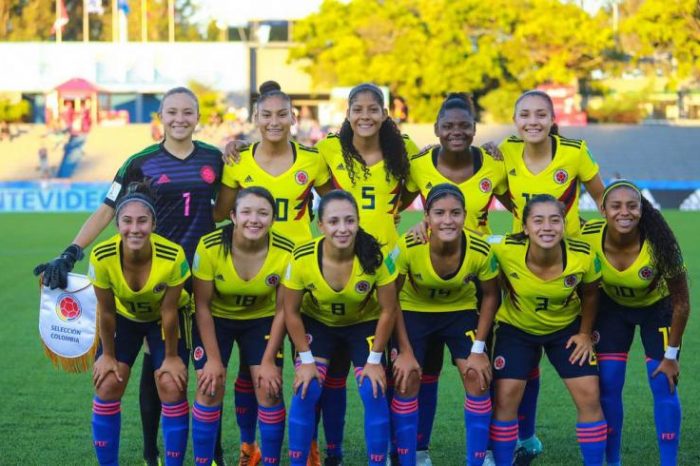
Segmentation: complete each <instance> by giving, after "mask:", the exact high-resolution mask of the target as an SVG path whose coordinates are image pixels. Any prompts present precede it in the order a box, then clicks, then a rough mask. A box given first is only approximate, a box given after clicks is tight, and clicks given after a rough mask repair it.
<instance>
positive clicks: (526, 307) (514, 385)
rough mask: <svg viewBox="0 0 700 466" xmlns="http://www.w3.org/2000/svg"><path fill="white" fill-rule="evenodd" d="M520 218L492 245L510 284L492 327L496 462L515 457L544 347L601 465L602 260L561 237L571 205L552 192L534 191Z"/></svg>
mask: <svg viewBox="0 0 700 466" xmlns="http://www.w3.org/2000/svg"><path fill="white" fill-rule="evenodd" d="M522 217H523V232H522V233H518V234H514V235H507V236H506V237H505V239H502V240H501V242H500V243H497V244H494V245H493V252H494V254H495V255H496V258H497V259H498V262H499V264H500V266H501V277H502V280H503V285H504V287H505V295H504V299H503V302H502V303H501V306H500V308H499V309H498V312H497V314H496V322H497V325H496V329H495V331H494V339H495V344H494V349H493V356H494V359H493V367H494V378H495V380H496V384H495V406H494V412H493V421H492V423H491V444H492V448H493V454H494V459H495V461H496V465H497V466H506V465H508V466H509V465H510V464H511V463H512V461H513V454H514V451H515V447H516V441H517V438H518V406H519V404H520V401H521V399H522V396H523V393H524V391H525V384H526V380H527V378H528V374H529V373H530V372H531V371H532V370H533V369H534V368H536V367H537V365H538V363H539V360H540V357H541V353H542V350H544V352H545V353H547V357H548V358H549V360H550V362H551V363H552V365H553V366H554V368H555V369H556V371H557V372H558V374H559V376H560V377H561V378H562V379H563V380H564V384H565V385H566V387H567V388H568V389H569V392H570V393H571V396H572V398H573V400H574V403H575V404H576V409H577V411H578V419H577V420H578V422H577V424H576V435H577V437H578V441H579V445H580V447H581V453H582V454H583V462H584V464H586V465H600V464H602V463H603V457H604V454H605V439H606V431H607V424H606V422H605V419H604V418H603V411H602V409H601V407H600V396H599V389H598V370H597V365H596V359H595V353H594V352H593V342H592V339H591V333H592V331H593V324H594V320H595V316H596V311H597V303H598V283H599V279H600V263H599V261H598V259H597V258H596V256H595V253H594V252H592V251H591V248H590V246H588V245H587V244H586V243H584V242H582V241H579V240H574V239H571V238H564V231H565V218H566V209H565V207H564V206H563V205H562V204H561V203H560V202H559V201H558V200H557V199H555V198H554V197H552V196H550V195H547V194H539V195H536V196H533V197H532V198H531V199H530V200H529V201H528V203H527V204H526V205H525V208H524V209H523V214H522ZM579 296H580V297H579ZM579 316H580V317H579Z"/></svg>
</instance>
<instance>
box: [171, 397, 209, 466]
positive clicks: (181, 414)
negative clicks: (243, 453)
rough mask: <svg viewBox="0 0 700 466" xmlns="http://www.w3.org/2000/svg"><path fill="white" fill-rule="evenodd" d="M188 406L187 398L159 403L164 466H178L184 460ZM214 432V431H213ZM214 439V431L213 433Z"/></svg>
mask: <svg viewBox="0 0 700 466" xmlns="http://www.w3.org/2000/svg"><path fill="white" fill-rule="evenodd" d="M189 414H190V406H189V405H188V404H187V400H182V401H178V402H177V403H161V411H160V416H161V419H160V423H161V426H163V444H164V446H165V464H166V466H180V465H181V464H183V462H184V461H185V452H186V451H187V437H188V435H189V429H190V416H189ZM215 432H216V431H215ZM214 438H215V439H216V433H215V434H214Z"/></svg>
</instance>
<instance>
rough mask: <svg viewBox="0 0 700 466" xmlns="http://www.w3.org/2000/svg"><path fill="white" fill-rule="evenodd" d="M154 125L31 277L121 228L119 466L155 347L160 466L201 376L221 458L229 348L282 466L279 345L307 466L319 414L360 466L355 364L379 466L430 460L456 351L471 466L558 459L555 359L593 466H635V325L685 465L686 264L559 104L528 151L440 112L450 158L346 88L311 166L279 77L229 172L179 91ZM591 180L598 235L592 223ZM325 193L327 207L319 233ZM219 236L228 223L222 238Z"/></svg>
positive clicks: (100, 257)
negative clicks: (552, 455)
mask: <svg viewBox="0 0 700 466" xmlns="http://www.w3.org/2000/svg"><path fill="white" fill-rule="evenodd" d="M159 113H160V116H161V121H162V122H163V126H164V132H165V137H164V140H163V142H162V143H160V144H156V145H153V146H151V147H148V148H146V149H145V150H144V151H142V152H140V153H138V154H136V155H134V156H132V157H131V158H129V159H128V160H127V161H126V162H125V163H124V165H123V166H122V168H121V169H120V170H119V171H118V173H117V175H116V177H115V179H114V182H113V184H112V187H111V189H110V191H109V192H108V194H107V196H106V198H105V201H104V204H103V205H101V206H100V208H99V209H98V210H97V211H96V212H95V213H94V214H93V215H92V216H91V217H90V218H89V219H88V220H87V221H86V222H85V224H84V225H83V227H82V228H81V230H80V232H79V233H78V234H77V236H76V237H75V239H74V240H73V242H72V244H71V245H70V246H69V247H68V248H66V250H65V251H64V252H63V253H62V254H61V255H60V256H59V257H58V258H56V259H54V260H52V261H50V262H48V263H46V264H42V265H40V266H38V267H37V268H36V269H35V273H37V274H39V273H43V280H44V283H45V284H46V285H48V286H51V287H54V288H55V287H61V288H65V286H66V275H67V272H68V271H70V270H71V269H72V268H73V266H74V264H75V262H77V261H78V260H80V259H81V258H82V256H83V249H85V248H87V247H88V246H89V245H90V244H92V243H93V242H94V240H95V239H96V238H97V236H98V235H99V234H100V233H101V232H102V231H103V230H104V229H105V228H106V227H107V225H108V224H109V223H110V222H112V221H113V220H114V221H115V222H116V226H117V229H118V234H116V235H115V236H113V237H112V238H110V239H109V240H107V241H104V242H101V243H99V244H97V245H96V246H95V247H93V249H92V252H91V254H90V267H89V277H90V280H91V281H92V283H93V286H94V288H95V293H96V295H97V300H98V311H99V327H100V328H99V330H100V346H99V349H98V353H97V356H96V360H95V365H94V370H93V373H94V377H93V378H94V384H95V398H94V401H93V421H92V426H93V440H94V446H95V451H96V455H97V459H98V461H99V463H100V464H101V465H116V464H118V452H119V432H120V422H121V421H120V411H121V410H120V404H121V398H122V396H123V393H124V390H125V387H126V384H127V382H128V379H129V375H130V369H131V367H132V365H133V363H134V361H135V359H136V357H137V356H138V353H139V352H140V349H141V347H142V346H143V343H144V341H145V343H146V348H147V353H146V354H145V355H144V364H143V371H142V374H141V387H140V397H141V399H140V401H141V416H142V422H143V431H144V459H145V461H146V464H159V462H160V461H161V459H160V454H159V451H158V448H157V442H156V439H157V433H158V425H159V419H160V423H161V424H162V430H163V438H164V448H165V451H164V454H163V460H164V463H165V464H167V465H171V464H172V465H179V464H184V463H185V451H186V448H187V442H188V436H189V430H190V421H189V412H190V406H189V404H188V401H187V398H186V394H187V383H188V382H187V366H188V363H189V360H190V359H192V361H193V363H194V367H195V370H196V374H197V380H196V382H197V389H196V398H195V400H194V403H193V405H192V408H191V411H192V426H191V431H192V443H193V451H194V463H195V464H218V465H222V464H225V460H224V458H223V451H222V449H221V428H220V426H221V422H220V420H221V413H222V403H223V399H224V395H225V388H226V381H227V371H228V362H229V360H230V357H231V354H232V351H233V346H234V343H235V344H237V346H238V351H239V361H240V367H239V368H238V374H237V378H236V382H235V387H234V388H235V390H234V393H235V399H234V403H235V405H236V409H235V412H236V419H237V423H238V425H239V428H240V432H241V439H240V444H241V450H240V456H239V464H240V465H254V464H280V463H281V447H282V442H283V438H284V431H285V424H286V422H287V415H286V410H285V405H284V400H283V397H282V392H283V391H282V387H283V380H282V370H281V367H282V363H283V360H284V355H283V351H282V350H283V341H284V337H285V335H288V336H289V338H290V340H291V341H292V344H293V348H294V355H293V358H294V363H295V368H296V370H295V379H294V381H293V387H294V390H293V396H292V400H291V405H290V412H289V416H288V417H289V426H288V427H287V429H288V433H289V437H288V444H289V462H290V463H291V464H292V465H307V464H308V465H314V466H315V465H320V464H321V457H320V453H319V449H318V443H317V440H316V439H317V435H318V425H319V423H320V422H321V419H322V421H323V428H324V431H325V438H326V443H327V445H326V446H327V448H326V456H325V459H324V464H325V465H339V464H342V462H343V428H344V419H345V415H346V412H345V411H346V387H345V384H346V380H347V375H348V372H349V368H350V363H352V365H353V366H354V374H355V379H356V381H357V384H358V389H359V393H360V397H361V399H362V402H363V405H364V408H365V416H364V431H365V439H366V448H367V462H368V464H371V465H384V464H387V463H389V462H390V463H391V464H393V465H399V464H400V465H402V466H406V465H409V466H410V465H416V464H418V465H430V464H432V463H431V460H430V456H429V453H428V447H429V444H430V433H431V430H432V425H433V420H434V417H435V407H436V403H437V382H438V379H439V374H440V371H441V368H442V365H443V360H442V359H443V354H444V346H445V345H447V347H448V349H449V351H450V354H451V357H452V362H453V364H454V366H455V367H456V368H457V369H458V370H459V372H460V375H461V379H462V382H463V388H464V390H465V401H464V419H465V426H466V438H465V441H466V448H467V456H466V464H468V465H481V464H485V462H487V464H488V463H490V464H496V465H499V466H500V465H510V464H512V463H513V462H514V461H515V463H516V464H529V462H530V461H532V459H533V458H534V457H536V456H537V455H539V454H540V453H541V452H542V444H541V442H540V441H539V439H538V438H537V436H536V435H535V411H536V406H537V398H538V392H539V383H540V380H539V363H540V359H541V356H542V353H543V352H544V353H546V354H547V357H548V358H549V360H550V362H551V363H552V365H553V366H554V368H555V370H556V371H557V373H558V374H559V376H560V377H561V378H562V379H563V381H564V384H565V386H566V387H567V389H568V390H569V392H570V393H571V396H572V399H573V401H574V404H575V405H576V409H577V423H576V434H577V439H578V442H579V446H580V451H581V455H582V459H583V463H584V464H587V465H602V464H604V463H607V464H608V465H619V464H620V461H621V458H620V450H621V431H622V421H623V407H622V386H623V384H624V380H625V367H626V363H627V354H628V351H629V349H630V346H631V343H632V340H633V336H634V332H635V328H636V327H637V326H639V327H640V333H641V336H642V343H643V345H644V350H645V354H646V358H647V363H646V364H647V369H648V374H649V384H650V387H651V390H652V393H653V398H654V418H655V423H656V430H657V436H658V444H659V452H660V460H659V462H660V464H663V465H673V464H676V458H677V452H678V444H679V435H680V419H681V414H680V403H679V399H678V393H677V390H676V385H677V383H678V377H679V364H678V357H679V348H680V343H681V337H682V335H683V331H684V329H685V325H686V322H687V319H688V314H689V297H688V285H687V277H686V269H685V265H684V263H683V258H682V255H681V251H680V248H679V246H678V243H677V241H676V239H675V237H674V235H673V232H672V231H671V229H670V228H669V227H668V225H667V223H666V222H665V220H664V219H663V217H662V215H661V213H660V212H659V211H658V210H656V209H655V208H654V207H653V206H652V205H651V204H650V203H649V202H648V201H647V200H646V199H645V198H644V197H643V196H642V194H641V191H640V190H639V188H638V187H637V186H636V185H635V184H634V183H632V182H630V181H626V180H619V181H616V182H613V183H611V184H610V185H608V186H607V187H605V186H604V185H603V183H602V181H601V179H600V176H599V174H598V166H597V164H596V162H595V161H594V159H593V158H592V157H591V155H590V153H589V151H588V149H587V147H586V144H585V142H584V141H582V140H577V139H569V138H565V137H563V136H560V135H559V134H558V131H557V127H556V124H555V123H554V109H553V105H552V101H551V100H550V98H549V97H548V96H547V95H546V94H545V93H543V92H540V91H529V92H526V93H524V94H523V95H522V96H521V97H520V98H519V99H518V100H517V102H516V103H515V108H514V114H513V120H514V123H515V127H516V129H517V132H518V135H517V136H512V137H510V138H508V139H506V140H505V141H503V142H502V143H501V144H500V146H499V147H495V146H494V145H493V144H487V145H486V149H487V150H484V149H482V148H478V147H473V146H472V145H471V143H472V140H473V138H474V134H475V131H476V124H475V114H474V109H473V107H472V105H471V102H470V101H469V99H468V98H467V97H466V96H464V95H462V94H450V95H448V96H447V97H446V99H445V100H444V102H443V103H442V105H441V107H440V109H439V111H438V114H437V118H436V122H435V134H436V136H437V137H438V138H439V140H440V144H439V145H438V146H435V147H430V148H428V149H426V150H424V151H422V152H421V151H420V150H419V149H418V148H417V147H416V145H415V144H414V143H413V142H412V141H411V140H410V139H409V138H407V137H406V136H404V135H402V134H401V133H400V131H399V129H398V128H397V126H396V125H395V124H394V123H393V121H392V120H391V119H390V118H389V117H388V114H387V110H386V108H385V102H384V95H383V93H382V91H381V90H380V89H379V88H377V87H376V86H374V85H372V84H361V85H359V86H356V87H355V88H353V89H352V91H351V92H350V95H349V99H348V109H347V118H346V120H345V122H344V123H343V125H342V127H341V129H340V131H339V132H338V133H337V134H331V135H329V136H328V137H327V138H326V139H324V140H322V141H320V142H319V143H318V144H317V145H316V147H314V148H310V147H305V146H303V145H300V144H298V143H296V142H293V141H291V140H290V129H291V127H292V125H293V124H294V123H295V117H294V113H293V108H292V102H291V99H290V98H289V96H288V95H286V94H285V93H284V92H282V90H281V88H280V86H279V85H278V84H277V83H274V82H267V83H265V84H263V85H262V86H261V89H260V98H259V99H258V100H257V102H256V107H255V113H254V120H255V123H256V126H257V128H258V130H259V133H260V136H261V140H260V141H259V142H256V143H254V144H251V145H249V146H247V147H244V148H240V147H237V146H233V145H232V146H231V147H227V150H226V152H227V154H226V156H225V157H222V154H221V153H220V152H219V151H218V150H217V149H216V148H214V147H212V146H209V145H207V144H204V143H201V142H199V141H194V140H193V137H192V135H193V133H194V129H195V127H196V126H197V122H198V118H199V108H198V101H197V98H196V96H195V95H194V94H193V93H192V92H191V91H189V90H188V89H186V88H175V89H172V90H171V91H169V92H168V93H166V94H165V96H164V97H163V100H162V103H161V109H160V111H159ZM224 159H225V160H226V163H224V162H223V161H222V160H224ZM581 184H583V185H584V186H585V188H586V190H587V191H588V193H589V194H590V195H591V196H592V198H593V199H594V200H595V201H596V204H597V205H598V206H599V207H600V211H601V214H602V217H603V218H602V219H596V220H591V221H588V222H586V223H585V224H583V222H582V221H581V220H580V218H579V214H578V201H579V194H580V189H581ZM312 190H315V191H316V192H317V193H318V194H319V195H321V200H320V203H319V205H318V209H317V211H316V213H315V216H316V217H317V222H318V229H319V230H320V232H321V235H320V236H319V237H317V238H313V237H312V230H311V222H312V220H313V218H314V212H312V200H313V192H312ZM418 195H420V196H421V198H422V200H423V205H424V210H425V216H424V220H423V221H421V222H420V223H419V224H418V225H416V226H414V227H413V228H411V230H410V231H409V232H408V233H406V234H405V235H403V236H399V234H398V232H397V230H396V217H397V214H398V212H399V211H400V210H402V209H403V208H405V207H406V206H408V205H410V203H411V202H412V201H413V200H414V199H415V197H416V196H418ZM494 197H496V198H498V199H499V201H501V203H502V204H503V205H504V206H505V207H506V208H507V209H508V210H510V211H511V212H512V214H513V229H512V232H511V233H510V234H507V235H504V236H496V235H492V234H491V233H492V231H491V229H490V228H489V224H488V208H489V206H490V205H491V202H492V200H493V198H494ZM214 200H215V203H214ZM213 203H214V205H213V206H212V204H213ZM223 220H230V223H226V224H225V226H223V227H221V228H218V229H217V228H216V226H215V221H223ZM258 427H259V431H260V446H259V447H258V444H257V443H256V431H257V429H258ZM463 461H465V460H464V459H461V460H458V459H457V458H455V460H454V462H453V463H454V464H456V463H458V462H463ZM187 462H189V461H187Z"/></svg>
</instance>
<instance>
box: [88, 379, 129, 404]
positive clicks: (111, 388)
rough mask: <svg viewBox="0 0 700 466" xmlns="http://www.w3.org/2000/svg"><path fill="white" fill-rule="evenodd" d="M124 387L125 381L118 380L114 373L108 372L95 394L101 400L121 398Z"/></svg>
mask: <svg viewBox="0 0 700 466" xmlns="http://www.w3.org/2000/svg"><path fill="white" fill-rule="evenodd" d="M125 389H126V381H123V382H120V381H119V380H118V379H117V377H116V376H115V375H114V374H109V375H108V376H107V377H106V378H105V380H104V381H103V382H102V384H101V385H100V388H96V389H95V394H96V395H97V396H98V397H99V398H100V399H102V400H121V399H122V396H124V390H125Z"/></svg>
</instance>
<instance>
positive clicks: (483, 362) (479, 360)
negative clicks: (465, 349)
mask: <svg viewBox="0 0 700 466" xmlns="http://www.w3.org/2000/svg"><path fill="white" fill-rule="evenodd" d="M470 371H473V372H474V374H475V375H476V378H477V380H478V382H479V388H480V389H481V390H482V391H484V390H487V389H488V388H489V386H490V385H491V380H492V379H493V372H492V370H491V363H490V362H489V358H488V356H487V355H486V353H471V354H470V355H469V357H468V358H467V362H466V364H465V365H464V370H463V372H462V378H463V379H464V380H465V381H466V380H467V377H468V376H469V372H470Z"/></svg>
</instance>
